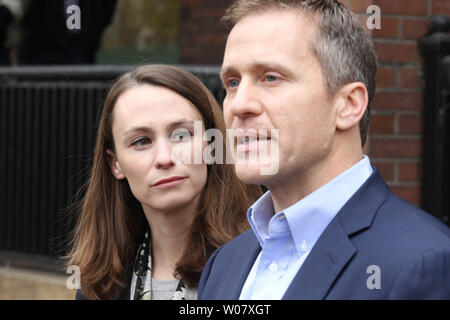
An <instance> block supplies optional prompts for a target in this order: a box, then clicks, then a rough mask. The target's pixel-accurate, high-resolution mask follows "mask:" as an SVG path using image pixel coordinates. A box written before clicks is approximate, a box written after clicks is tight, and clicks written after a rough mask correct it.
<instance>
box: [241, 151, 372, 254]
mask: <svg viewBox="0 0 450 320" xmlns="http://www.w3.org/2000/svg"><path fill="white" fill-rule="evenodd" d="M372 172H373V169H372V166H371V165H370V160H369V158H368V157H367V156H364V157H363V159H362V160H361V161H359V162H358V163H357V164H355V165H354V166H353V167H351V168H350V169H348V170H346V171H345V172H343V173H342V174H340V175H339V176H337V177H336V178H334V179H333V180H331V181H330V182H328V183H327V184H325V185H323V186H322V187H320V188H319V189H317V190H315V191H314V192H312V193H311V194H309V195H308V196H306V197H305V198H303V199H301V200H300V201H298V202H296V203H295V204H293V205H292V206H290V207H289V208H286V209H285V210H283V211H282V212H279V213H277V214H275V212H274V208H273V202H272V195H271V193H270V191H267V192H266V193H265V194H264V195H263V196H262V197H261V198H259V199H258V200H257V201H256V202H255V203H254V204H253V205H252V206H251V207H250V209H249V210H248V213H247V215H248V220H249V222H250V226H251V227H252V229H253V231H254V233H255V235H256V237H257V238H258V240H259V242H260V244H261V246H262V245H263V244H264V241H265V238H266V237H267V236H268V229H269V223H270V220H271V219H273V218H279V217H280V216H283V215H284V216H285V217H286V220H287V223H288V225H289V229H290V232H291V235H292V237H293V240H294V242H295V246H296V249H297V251H298V253H299V255H301V254H303V253H304V252H305V251H309V250H310V249H311V248H312V247H313V246H314V244H315V243H316V241H317V240H318V239H319V237H320V235H321V234H322V232H323V231H324V230H325V228H326V227H327V226H328V224H329V223H330V222H331V220H332V219H333V218H334V217H335V216H336V214H337V213H338V212H339V211H340V210H341V208H342V207H343V206H344V205H345V203H347V201H348V200H350V198H351V197H352V196H353V194H355V193H356V191H357V190H358V189H359V188H360V187H361V186H362V185H363V184H364V182H365V181H366V180H367V179H368V178H369V177H370V175H371V174H372Z"/></svg>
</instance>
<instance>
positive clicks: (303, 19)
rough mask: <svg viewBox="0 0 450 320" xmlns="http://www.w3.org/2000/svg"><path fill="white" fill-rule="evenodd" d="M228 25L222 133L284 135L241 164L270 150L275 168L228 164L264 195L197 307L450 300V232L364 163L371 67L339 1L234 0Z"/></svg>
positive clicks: (364, 43)
mask: <svg viewBox="0 0 450 320" xmlns="http://www.w3.org/2000/svg"><path fill="white" fill-rule="evenodd" d="M224 20H225V22H227V23H228V24H229V25H230V26H231V27H232V30H231V32H230V34H229V37H228V40H227V45H226V49H225V55H224V61H223V66H222V70H221V77H222V81H223V83H224V86H225V88H226V91H227V96H226V98H225V101H224V116H225V122H226V124H227V127H228V128H230V129H234V130H240V131H241V132H244V133H245V132H249V135H251V133H250V132H255V131H256V132H258V130H260V129H265V130H272V129H279V135H278V137H272V136H268V137H267V139H264V138H263V137H261V139H260V137H258V136H256V137H255V136H253V137H252V139H238V145H237V147H236V149H235V156H238V155H239V154H241V153H248V152H249V150H254V149H260V148H263V147H267V142H268V140H269V139H271V140H272V139H277V140H278V141H276V142H277V143H278V149H279V170H278V172H277V173H276V174H273V175H262V174H261V164H260V163H255V162H251V163H248V162H247V163H237V164H236V173H237V175H238V177H239V178H240V179H241V180H242V181H244V182H246V183H255V184H262V185H264V186H266V187H267V188H268V189H269V191H268V192H267V193H266V194H265V195H264V196H262V197H261V198H260V199H259V200H258V201H257V202H256V203H255V204H254V205H253V206H252V207H251V208H250V209H249V210H248V218H249V221H250V225H251V228H252V229H251V230H249V231H247V232H246V233H244V234H242V235H240V236H239V237H237V238H235V239H234V240H232V241H231V242H230V243H228V244H227V245H225V246H223V247H221V248H219V249H218V250H216V252H215V253H214V254H213V255H212V256H211V258H210V260H209V262H208V264H207V265H206V266H205V269H204V271H203V275H202V279H201V281H200V284H199V299H450V239H449V229H448V228H447V227H446V226H445V225H444V224H442V223H440V222H439V221H438V220H437V219H435V218H433V217H432V216H431V215H429V214H427V213H425V212H423V211H421V210H420V209H417V208H416V207H414V206H412V205H410V204H408V203H406V202H404V201H403V200H401V199H399V198H398V197H396V196H394V195H393V194H392V193H391V192H390V191H389V188H388V187H387V185H386V184H385V182H384V181H383V179H382V178H381V176H380V175H379V173H378V172H377V171H376V169H375V168H374V167H372V166H371V165H370V161H369V159H368V157H367V156H364V155H363V151H362V146H363V145H364V143H365V140H366V136H367V130H368V124H369V110H368V105H369V104H370V100H371V99H372V97H373V94H374V91H375V74H376V57H375V53H374V50H373V45H372V43H371V40H370V37H369V36H368V35H367V33H366V32H365V30H364V29H363V27H362V26H361V25H360V24H359V22H358V21H357V19H356V18H355V17H354V16H353V15H352V14H351V13H350V12H349V11H347V10H346V9H345V8H344V6H343V5H341V4H340V3H339V2H338V1H333V0H303V1H302V0H281V1H277V0H240V1H237V2H235V3H234V4H233V5H232V6H231V7H230V8H229V9H228V10H227V13H226V16H225V17H224ZM272 142H273V141H271V143H272Z"/></svg>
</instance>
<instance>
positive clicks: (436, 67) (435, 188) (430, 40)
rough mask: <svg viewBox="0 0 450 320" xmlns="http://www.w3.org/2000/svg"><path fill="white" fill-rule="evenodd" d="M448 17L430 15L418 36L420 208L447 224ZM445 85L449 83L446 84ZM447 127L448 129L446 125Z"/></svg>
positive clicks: (449, 22) (449, 20)
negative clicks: (421, 104)
mask: <svg viewBox="0 0 450 320" xmlns="http://www.w3.org/2000/svg"><path fill="white" fill-rule="evenodd" d="M449 30H450V17H448V16H446V15H438V16H436V17H434V18H433V21H432V26H431V29H430V31H429V33H428V34H427V35H425V36H424V37H422V38H420V39H419V50H420V53H421V55H422V58H423V75H424V78H425V83H426V84H425V90H424V108H423V179H422V183H423V184H422V208H423V209H424V210H425V211H427V212H430V213H431V214H433V215H434V216H436V217H438V218H440V219H441V220H443V221H444V222H446V223H447V224H448V223H449V221H448V214H449V213H448V212H444V208H445V207H447V210H448V205H446V204H445V203H448V201H449V200H448V198H449V194H446V193H444V191H445V189H446V187H445V185H448V183H449V177H448V173H449V171H448V170H447V169H446V168H445V166H446V165H448V164H447V163H445V162H444V160H445V159H444V158H445V155H446V154H448V152H446V150H445V149H446V147H445V130H446V125H445V121H444V120H445V115H444V112H445V105H446V101H445V99H444V95H443V92H444V91H445V90H447V91H448V90H450V88H446V87H445V79H446V78H447V77H448V74H449V73H450V65H449V64H447V63H444V60H445V57H446V56H448V55H450V34H449ZM447 85H448V84H447ZM447 130H448V128H447ZM446 218H447V219H446Z"/></svg>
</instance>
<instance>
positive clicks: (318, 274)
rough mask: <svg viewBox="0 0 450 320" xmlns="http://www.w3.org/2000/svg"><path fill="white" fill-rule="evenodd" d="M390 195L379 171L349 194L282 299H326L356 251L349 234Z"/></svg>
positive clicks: (367, 220)
mask: <svg viewBox="0 0 450 320" xmlns="http://www.w3.org/2000/svg"><path fill="white" fill-rule="evenodd" d="M390 195H391V192H390V191H389V188H388V186H387V185H386V183H385V182H384V180H383V179H382V178H381V176H380V174H379V173H378V171H377V170H376V169H375V168H374V172H373V173H372V175H371V176H370V177H369V179H367V181H366V182H365V183H364V185H363V186H362V187H361V188H360V189H359V190H358V191H357V192H356V193H355V194H354V195H353V196H352V198H350V200H349V201H348V202H347V203H346V204H345V205H344V207H343V208H342V209H341V210H340V211H339V213H338V214H337V215H336V217H335V218H334V219H333V220H332V221H331V222H330V224H329V225H328V226H327V228H326V229H325V231H324V232H323V234H322V235H321V236H320V238H319V240H318V241H317V242H316V244H315V246H314V247H313V249H312V250H311V252H310V254H309V255H308V257H307V259H306V260H305V262H304V264H303V265H302V267H301V269H300V271H299V272H298V273H297V275H296V276H295V278H294V280H293V281H292V283H291V284H290V286H289V287H288V289H287V291H286V293H285V295H284V296H283V299H286V300H289V299H312V300H318V299H323V298H324V297H325V296H326V294H327V293H328V291H329V289H330V287H331V285H332V284H333V282H334V280H335V279H336V277H337V276H338V274H339V273H340V272H341V270H342V268H344V266H345V265H346V264H347V263H348V262H349V261H350V259H351V258H352V257H353V255H354V254H355V253H356V248H355V247H354V246H353V243H352V241H351V240H350V236H351V235H352V234H354V233H356V232H358V231H361V230H363V229H365V228H368V227H369V226H370V224H371V223H372V221H373V219H374V217H375V215H376V212H377V210H378V208H379V207H380V206H381V205H382V203H383V202H384V201H385V200H386V199H387V198H388V197H389V196H390Z"/></svg>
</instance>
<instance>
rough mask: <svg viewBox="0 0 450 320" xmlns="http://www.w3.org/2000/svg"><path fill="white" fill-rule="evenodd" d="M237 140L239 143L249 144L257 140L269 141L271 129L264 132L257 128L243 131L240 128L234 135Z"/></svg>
mask: <svg viewBox="0 0 450 320" xmlns="http://www.w3.org/2000/svg"><path fill="white" fill-rule="evenodd" d="M234 138H235V141H236V143H237V144H238V145H241V144H248V143H252V142H257V141H267V140H270V139H271V136H270V131H268V130H265V129H264V130H263V133H262V134H261V132H258V131H256V130H249V131H243V130H240V129H237V130H236V133H235V135H234Z"/></svg>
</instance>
